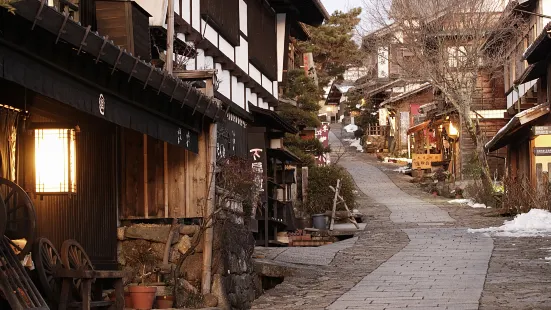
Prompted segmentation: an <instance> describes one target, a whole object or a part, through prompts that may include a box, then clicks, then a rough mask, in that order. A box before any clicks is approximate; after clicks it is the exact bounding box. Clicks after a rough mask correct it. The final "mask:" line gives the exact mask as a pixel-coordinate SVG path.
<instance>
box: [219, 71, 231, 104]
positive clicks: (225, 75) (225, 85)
mask: <svg viewBox="0 0 551 310" xmlns="http://www.w3.org/2000/svg"><path fill="white" fill-rule="evenodd" d="M216 70H217V71H218V73H217V74H218V81H219V83H220V85H219V86H218V92H219V93H221V94H222V95H224V96H226V98H231V75H230V71H228V70H222V65H221V64H218V63H217V64H216Z"/></svg>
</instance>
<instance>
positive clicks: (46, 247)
mask: <svg viewBox="0 0 551 310" xmlns="http://www.w3.org/2000/svg"><path fill="white" fill-rule="evenodd" d="M32 255H33V261H34V265H35V267H36V272H37V274H38V280H39V281H40V285H41V286H42V290H43V291H44V293H45V294H46V296H48V299H50V300H52V301H55V302H57V301H58V300H59V296H60V294H61V282H60V281H59V279H57V278H55V277H54V271H55V270H56V269H57V268H60V267H61V256H60V255H59V253H58V252H57V250H56V249H55V247H54V245H53V244H52V243H51V242H50V240H48V239H46V238H44V237H41V238H38V240H36V242H35V243H34V247H33V251H32Z"/></svg>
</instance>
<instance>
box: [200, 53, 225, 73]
mask: <svg viewBox="0 0 551 310" xmlns="http://www.w3.org/2000/svg"><path fill="white" fill-rule="evenodd" d="M201 69H204V70H209V69H216V68H214V59H212V56H205V67H204V68H199V70H201ZM218 73H220V71H218Z"/></svg>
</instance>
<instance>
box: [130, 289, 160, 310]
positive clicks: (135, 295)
mask: <svg viewBox="0 0 551 310" xmlns="http://www.w3.org/2000/svg"><path fill="white" fill-rule="evenodd" d="M128 292H130V297H131V298H132V307H133V308H135V309H137V310H149V309H152V308H153V301H155V293H156V292H157V288H156V287H154V286H140V285H136V286H129V287H128Z"/></svg>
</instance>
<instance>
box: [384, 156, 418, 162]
mask: <svg viewBox="0 0 551 310" xmlns="http://www.w3.org/2000/svg"><path fill="white" fill-rule="evenodd" d="M397 161H403V162H406V163H411V162H413V160H412V159H410V158H403V157H398V158H397V157H385V158H384V159H383V162H385V163H392V162H397Z"/></svg>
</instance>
